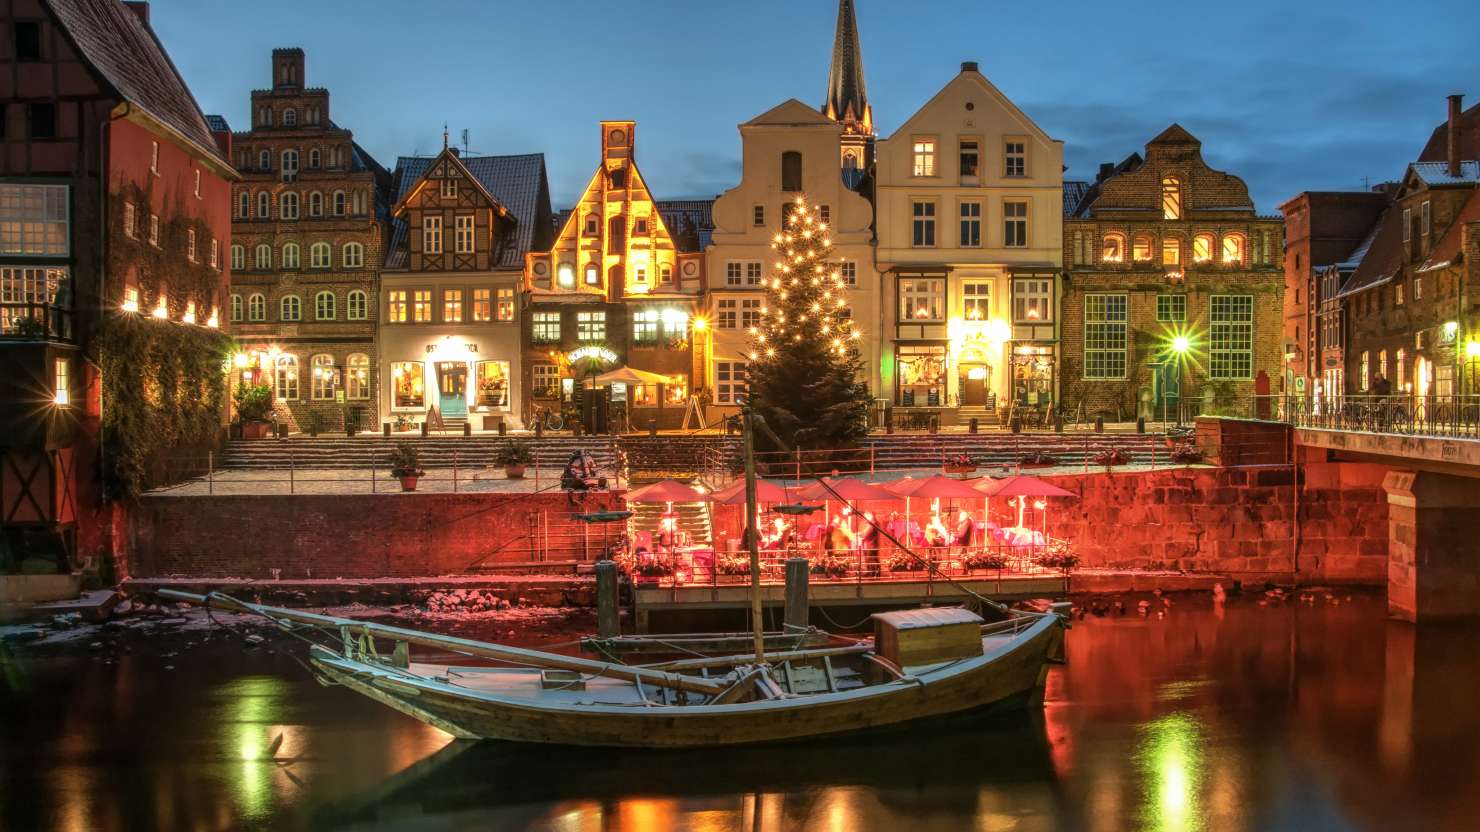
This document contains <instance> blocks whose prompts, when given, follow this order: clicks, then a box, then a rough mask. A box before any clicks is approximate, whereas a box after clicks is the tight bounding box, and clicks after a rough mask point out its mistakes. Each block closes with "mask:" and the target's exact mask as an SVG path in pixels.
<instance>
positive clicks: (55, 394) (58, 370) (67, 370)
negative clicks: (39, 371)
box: [52, 358, 72, 405]
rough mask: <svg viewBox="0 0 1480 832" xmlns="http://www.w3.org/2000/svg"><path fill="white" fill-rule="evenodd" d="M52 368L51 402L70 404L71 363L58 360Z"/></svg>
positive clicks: (65, 360)
mask: <svg viewBox="0 0 1480 832" xmlns="http://www.w3.org/2000/svg"><path fill="white" fill-rule="evenodd" d="M52 366H53V368H54V372H53V380H52V401H54V402H56V403H57V404H60V405H67V404H71V403H72V383H71V375H72V367H71V362H70V361H68V360H67V359H65V358H58V359H56V360H55V362H54V363H53V364H52Z"/></svg>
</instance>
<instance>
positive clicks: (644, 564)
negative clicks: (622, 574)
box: [632, 555, 673, 583]
mask: <svg viewBox="0 0 1480 832" xmlns="http://www.w3.org/2000/svg"><path fill="white" fill-rule="evenodd" d="M632 574H633V576H634V577H636V578H637V581H638V583H652V582H654V581H657V580H658V579H659V578H664V577H667V576H669V575H672V574H673V561H671V560H669V559H668V558H662V557H658V556H656V555H654V556H651V557H643V558H640V559H639V560H638V561H637V563H636V564H634V565H633V567H632Z"/></svg>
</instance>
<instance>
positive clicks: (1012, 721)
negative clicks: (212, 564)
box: [0, 591, 1480, 832]
mask: <svg viewBox="0 0 1480 832" xmlns="http://www.w3.org/2000/svg"><path fill="white" fill-rule="evenodd" d="M1152 600H1153V602H1154V603H1153V607H1152V610H1153V612H1152V613H1151V614H1149V615H1147V616H1145V617H1142V616H1139V615H1137V614H1136V613H1135V612H1134V606H1133V607H1132V611H1131V612H1130V613H1129V614H1126V615H1120V616H1117V615H1115V614H1113V613H1112V614H1110V615H1106V616H1104V617H1096V616H1093V615H1091V616H1089V617H1088V618H1086V619H1084V620H1081V621H1076V622H1075V625H1074V627H1073V629H1072V630H1071V631H1070V632H1069V637H1068V644H1067V647H1068V663H1067V665H1066V666H1064V667H1061V668H1056V669H1055V670H1054V671H1053V673H1052V675H1051V676H1050V680H1049V688H1048V694H1047V702H1046V704H1045V706H1044V708H1043V710H1042V711H1041V712H1035V713H1031V714H1019V715H1015V716H1009V717H1005V718H1004V717H996V718H990V719H984V718H968V719H963V720H957V721H952V722H951V723H949V724H945V725H937V726H934V727H931V728H929V729H928V730H923V731H906V732H896V733H892V734H886V735H875V736H867V737H861V738H853V739H843V740H831V741H817V742H813V743H810V744H806V745H802V746H786V747H773V748H758V749H746V750H738V751H736V750H731V751H712V752H702V753H689V752H682V753H636V752H613V751H591V750H575V749H570V750H567V749H543V748H523V747H512V746H505V745H500V744H493V743H484V744H470V743H463V742H449V740H448V738H447V737H446V735H444V734H442V733H440V732H438V731H436V730H435V729H432V728H428V727H425V726H422V725H421V724H419V723H417V722H415V721H413V720H411V719H408V718H405V717H402V716H400V715H398V714H395V713H393V712H391V711H389V710H387V709H384V708H382V707H381V706H378V705H376V704H374V703H372V702H369V701H367V700H364V699H362V698H361V697H359V696H357V695H356V694H353V693H351V692H349V691H346V690H344V689H341V688H326V687H321V686H319V685H318V684H316V683H314V682H313V681H312V679H311V678H310V677H309V676H308V674H307V673H306V671H305V670H304V668H303V667H302V666H301V665H300V664H299V662H298V661H297V659H295V658H294V655H293V654H294V653H295V652H297V649H296V647H295V646H294V645H293V643H292V642H288V643H283V644H279V643H276V642H274V643H273V644H272V645H269V646H268V647H266V648H259V649H254V650H246V651H243V650H242V649H240V645H239V644H238V643H236V642H235V641H234V640H233V639H230V638H217V639H213V640H212V641H211V642H210V643H208V644H205V645H197V646H195V647H193V648H191V649H189V650H183V651H181V652H179V653H178V655H173V656H171V655H168V654H167V652H174V651H175V650H178V649H179V648H178V646H175V647H169V646H168V643H166V644H165V645H164V646H156V645H150V644H142V645H138V646H137V647H136V648H135V649H134V650H133V652H132V653H130V654H127V655H124V656H123V657H122V658H121V659H120V660H119V661H117V662H116V663H114V664H106V663H104V662H103V661H100V660H98V659H97V658H95V655H96V654H95V653H92V652H89V651H88V650H87V649H86V645H82V646H81V648H80V649H75V650H71V651H67V652H64V653H61V654H57V653H55V652H51V653H47V652H45V651H37V650H20V651H16V652H13V653H12V654H11V655H10V656H9V658H8V660H7V661H5V662H0V671H4V674H5V675H4V677H3V678H0V829H5V830H59V832H74V831H75V830H94V829H96V830H105V831H107V832H112V830H126V829H128V830H131V829H160V830H227V829H258V828H260V829H316V830H317V829H346V830H349V829H395V830H442V829H458V830H462V829H493V830H524V829H539V830H560V831H561V832H586V831H587V830H591V832H596V831H597V830H600V831H601V832H629V831H632V830H667V829H686V830H716V831H717V830H731V829H736V830H828V831H829V832H832V831H833V830H902V829H911V830H914V829H918V830H979V831H983V832H1007V831H1008V830H1046V829H1074V830H1121V829H1135V830H1143V829H1144V830H1244V829H1249V830H1281V829H1289V830H1326V829H1331V830H1341V829H1384V830H1386V829H1424V830H1447V829H1468V830H1474V829H1480V638H1477V636H1480V628H1476V627H1424V628H1414V627H1412V626H1409V625H1405V624H1401V623H1397V622H1391V621H1388V620H1387V619H1386V618H1385V614H1384V612H1385V611H1384V606H1383V600H1382V598H1381V597H1380V596H1377V595H1362V594H1358V595H1356V596H1355V597H1350V599H1349V600H1348V593H1347V592H1345V591H1341V592H1338V593H1336V594H1335V595H1334V596H1333V597H1331V598H1329V599H1328V598H1327V597H1326V596H1325V594H1324V593H1320V592H1318V593H1315V594H1314V597H1313V603H1303V602H1300V601H1298V600H1296V601H1293V602H1286V603H1263V604H1261V603H1259V598H1257V597H1244V598H1236V599H1232V600H1230V602H1229V603H1228V604H1227V605H1225V606H1222V607H1214V606H1213V604H1212V602H1211V600H1210V599H1208V598H1206V597H1203V598H1197V597H1179V598H1177V599H1174V605H1173V606H1170V607H1165V606H1163V604H1162V601H1161V600H1160V599H1152ZM1157 610H1160V611H1161V612H1162V613H1163V614H1162V615H1161V616H1157V615H1156V614H1155V611H1157ZM498 635H499V636H503V635H505V634H504V633H498ZM166 648H168V651H167V652H166ZM0 658H4V657H3V656H0ZM166 666H170V667H173V669H170V670H166V669H165V668H166ZM278 738H281V740H280V741H279V739H278Z"/></svg>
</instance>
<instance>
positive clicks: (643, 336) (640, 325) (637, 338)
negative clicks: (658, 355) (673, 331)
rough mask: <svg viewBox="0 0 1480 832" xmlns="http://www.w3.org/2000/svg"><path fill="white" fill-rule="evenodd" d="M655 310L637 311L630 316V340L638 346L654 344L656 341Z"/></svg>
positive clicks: (656, 319) (656, 324)
mask: <svg viewBox="0 0 1480 832" xmlns="http://www.w3.org/2000/svg"><path fill="white" fill-rule="evenodd" d="M659 317H660V315H659V313H658V310H657V309H639V310H638V311H636V312H634V313H633V314H632V340H633V342H634V343H638V344H655V343H657V341H658V319H659Z"/></svg>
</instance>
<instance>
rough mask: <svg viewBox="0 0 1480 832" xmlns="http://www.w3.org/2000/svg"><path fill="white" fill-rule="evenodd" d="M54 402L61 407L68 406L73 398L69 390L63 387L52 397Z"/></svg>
mask: <svg viewBox="0 0 1480 832" xmlns="http://www.w3.org/2000/svg"><path fill="white" fill-rule="evenodd" d="M52 401H53V402H55V403H57V404H59V405H66V404H70V403H71V402H72V396H71V394H69V393H68V392H67V388H65V387H63V388H61V389H59V390H57V392H56V395H55V396H53V397H52Z"/></svg>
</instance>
